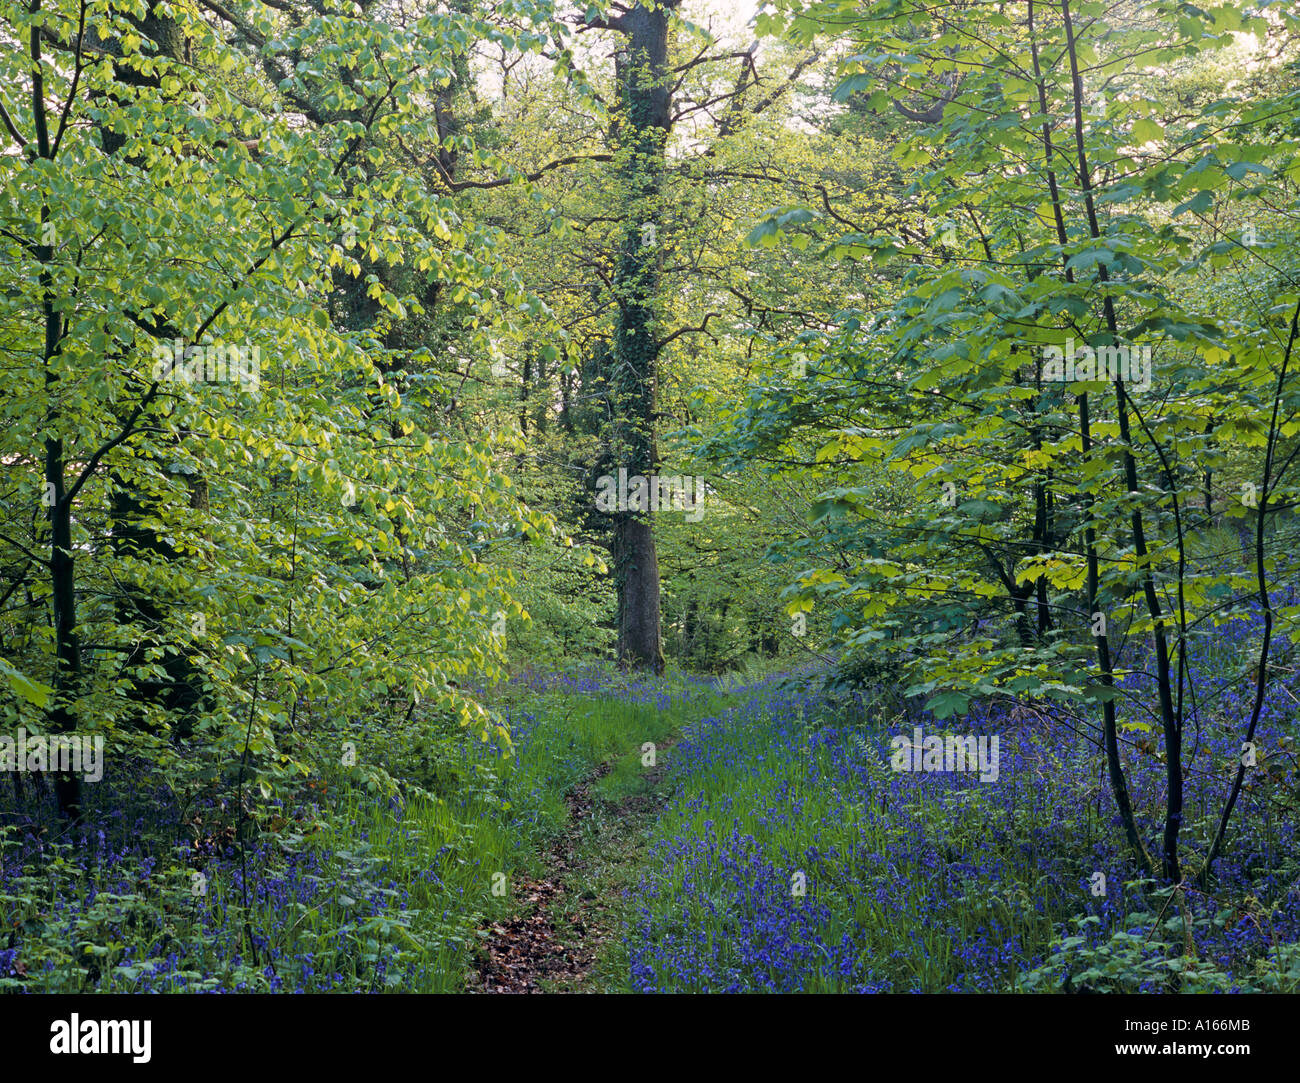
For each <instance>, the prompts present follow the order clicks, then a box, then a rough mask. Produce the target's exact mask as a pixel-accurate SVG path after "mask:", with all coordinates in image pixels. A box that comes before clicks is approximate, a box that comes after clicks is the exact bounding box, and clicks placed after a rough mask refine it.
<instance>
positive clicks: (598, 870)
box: [466, 740, 671, 993]
mask: <svg viewBox="0 0 1300 1083" xmlns="http://www.w3.org/2000/svg"><path fill="white" fill-rule="evenodd" d="M670 744H671V740H669V741H665V742H664V743H663V745H661V747H660V755H661V757H662V755H663V753H664V752H665V751H666V750H667V748H668V746H669V745H670ZM665 759H666V758H661V760H660V762H659V763H658V765H657V766H656V767H654V768H651V769H649V770H647V771H645V772H644V773H643V774H641V775H640V776H639V777H638V782H637V784H636V787H635V789H634V790H633V791H632V792H630V793H622V794H619V795H617V796H607V795H606V794H605V793H604V792H603V790H602V785H601V784H602V782H603V781H604V780H606V779H607V778H608V777H609V776H610V771H611V767H612V765H611V764H608V763H606V764H602V765H601V766H600V767H599V768H598V769H597V770H596V771H594V772H593V773H592V774H591V775H589V776H588V777H587V778H586V779H585V780H583V781H582V782H581V783H579V784H578V785H577V786H575V787H574V788H573V789H572V790H571V791H570V792H569V793H568V794H566V795H565V800H566V802H567V804H568V806H569V825H568V827H567V828H566V829H565V831H564V832H563V833H562V834H561V835H560V836H559V837H558V838H557V839H556V840H555V842H554V844H553V845H552V847H551V849H550V852H549V854H548V856H547V861H546V864H547V870H548V871H547V873H546V874H545V875H544V876H542V877H541V878H539V879H535V878H525V879H523V880H521V881H520V882H519V883H518V885H517V886H516V887H515V889H514V891H515V896H516V899H517V900H518V902H519V904H520V905H521V907H522V909H521V912H520V913H519V914H517V915H516V916H515V917H513V918H511V919H510V920H508V921H503V922H502V921H498V922H492V923H490V924H488V925H486V926H484V927H483V928H482V929H480V930H479V935H480V936H481V937H482V940H483V943H482V946H481V947H480V949H479V957H478V966H477V968H476V969H475V970H474V971H472V972H471V974H470V976H469V979H468V981H467V984H466V989H467V991H469V992H475V993H548V992H566V993H584V992H587V993H598V992H615V991H619V990H622V989H626V987H627V979H626V974H627V952H626V947H625V945H624V944H623V938H622V935H621V933H622V927H623V918H624V914H625V913H626V910H627V908H628V906H629V905H630V899H631V895H632V892H633V891H634V889H635V887H636V883H637V880H638V879H639V877H640V875H641V870H642V869H643V867H644V866H643V864H642V862H641V860H640V859H641V856H642V854H643V851H644V849H645V847H646V845H647V844H648V841H649V836H650V830H651V828H652V827H653V825H654V823H655V820H656V819H657V817H658V814H659V811H660V809H661V808H662V807H663V805H664V803H665V801H666V800H667V793H666V792H665V787H664V777H665V766H666V763H665Z"/></svg>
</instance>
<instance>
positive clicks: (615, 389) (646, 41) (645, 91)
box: [608, 0, 676, 673]
mask: <svg viewBox="0 0 1300 1083" xmlns="http://www.w3.org/2000/svg"><path fill="white" fill-rule="evenodd" d="M675 6H676V0H672V2H669V3H661V4H659V5H656V6H655V7H654V8H647V7H645V6H642V5H640V4H638V5H637V6H636V7H633V8H630V9H629V10H628V11H626V12H625V13H624V14H622V15H621V16H619V18H618V19H617V20H615V21H613V22H612V23H611V25H612V26H614V27H615V28H616V29H618V30H620V31H622V32H623V33H624V34H625V35H626V38H627V44H626V47H625V48H624V49H623V50H621V51H620V53H619V56H618V59H617V61H616V63H617V72H616V76H617V80H618V85H619V111H618V114H617V118H616V121H615V125H614V152H615V154H614V158H615V162H616V169H617V171H618V175H619V180H620V181H621V184H622V187H623V190H624V193H625V196H626V199H627V203H628V207H629V213H628V215H627V216H626V218H625V220H624V223H623V230H622V240H621V245H620V251H619V256H618V264H617V267H616V270H615V277H614V288H615V294H616V298H617V301H618V320H617V325H616V330H615V335H614V344H613V351H612V352H613V357H612V371H611V373H610V378H609V383H608V387H609V394H610V397H611V398H610V404H611V411H612V423H611V429H610V439H609V448H608V458H609V462H610V463H611V465H613V466H614V467H615V468H617V467H626V468H627V472H628V476H629V477H635V476H638V475H639V476H642V477H646V478H653V477H654V475H655V473H656V470H657V468H658V451H657V448H656V444H655V420H656V418H655V410H656V403H655V400H656V385H657V380H658V372H657V369H658V362H659V341H658V338H657V332H656V330H655V327H654V316H655V299H656V294H657V292H658V288H659V273H660V260H659V245H658V238H657V234H658V231H659V225H660V221H659V219H660V197H661V191H662V186H663V175H664V148H665V143H666V141H667V138H668V129H669V127H670V125H671V115H670V108H671V89H670V86H669V75H668V71H667V68H668V20H669V16H670V14H671V11H672V9H673V8H674V7H675ZM652 484H653V483H652ZM614 514H615V516H616V519H615V524H614V538H613V545H612V548H613V552H612V556H613V564H614V580H615V584H616V589H617V591H618V658H619V664H620V665H622V666H624V667H627V668H630V669H647V670H651V671H653V672H655V673H662V672H663V669H664V657H663V650H662V647H661V644H660V627H659V560H658V556H657V554H656V552H655V540H654V530H653V526H652V514H651V511H650V510H649V509H648V508H647V509H644V510H638V509H619V510H618V511H616V512H615V513H614Z"/></svg>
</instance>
